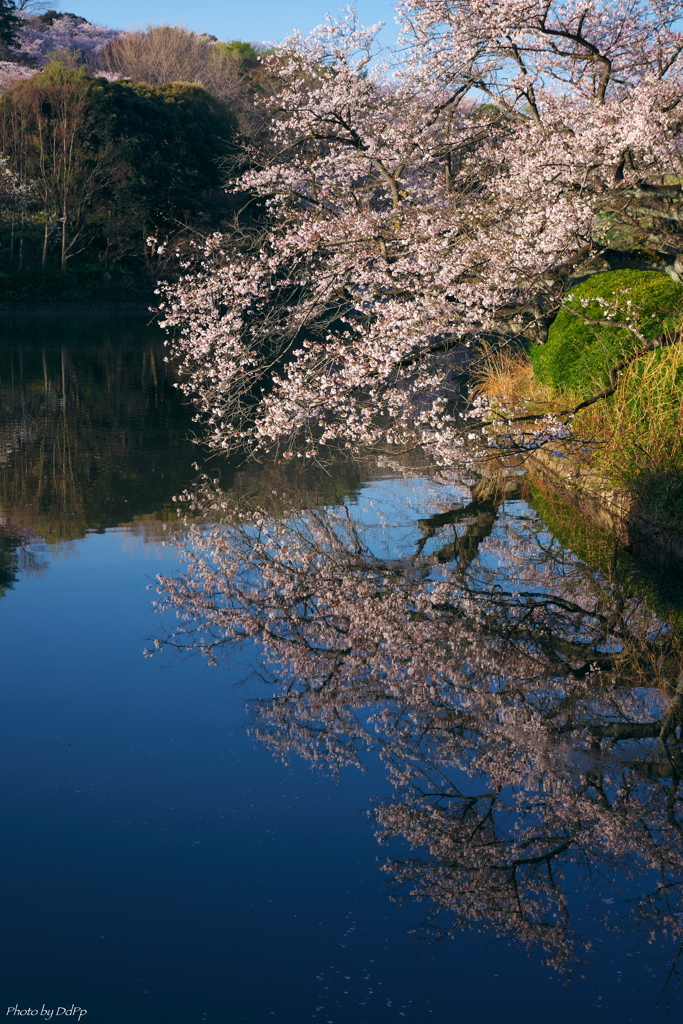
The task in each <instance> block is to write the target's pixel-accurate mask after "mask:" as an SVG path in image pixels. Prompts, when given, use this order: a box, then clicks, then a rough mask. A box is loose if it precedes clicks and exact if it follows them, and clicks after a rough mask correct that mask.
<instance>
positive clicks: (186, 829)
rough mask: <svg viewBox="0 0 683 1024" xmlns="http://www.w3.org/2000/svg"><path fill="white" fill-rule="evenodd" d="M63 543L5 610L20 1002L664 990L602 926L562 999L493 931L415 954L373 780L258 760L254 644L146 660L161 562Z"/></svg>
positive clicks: (506, 1012) (220, 1002)
mask: <svg viewBox="0 0 683 1024" xmlns="http://www.w3.org/2000/svg"><path fill="white" fill-rule="evenodd" d="M410 487H411V485H410V484H409V483H406V482H405V481H401V482H399V483H396V484H390V483H388V482H386V481H382V482H380V483H379V484H377V483H373V484H370V485H369V486H368V487H367V488H365V489H364V491H363V494H362V495H361V498H360V499H359V508H361V507H363V502H364V501H365V502H366V506H365V511H363V512H362V513H361V514H362V515H363V516H367V519H368V523H369V525H375V524H377V523H378V522H379V521H380V515H379V511H378V510H379V508H380V506H381V510H382V511H383V512H385V513H386V512H387V510H388V509H389V508H390V507H391V506H392V505H395V506H396V507H398V508H399V509H402V508H403V504H402V503H403V500H404V498H405V497H406V496H409V490H410ZM369 497H370V498H371V499H372V500H375V501H376V502H377V504H375V505H371V504H367V499H368V498H369ZM422 511H423V513H424V509H423V510H422ZM414 512H417V505H416V504H414V505H413V506H412V507H411V508H410V510H409V511H408V512H406V511H405V510H404V511H403V513H402V522H403V523H404V524H406V525H405V527H404V526H401V527H400V528H399V533H400V531H401V530H403V529H406V530H407V529H408V522H407V521H409V520H413V521H414ZM415 517H417V516H415ZM411 543H412V542H411ZM398 546H399V547H401V546H402V542H401V543H400V544H398ZM58 550H59V549H51V550H50V551H49V552H47V553H46V554H47V557H48V558H49V560H50V569H49V571H48V572H47V573H46V574H45V575H43V576H42V577H41V578H36V577H28V578H22V579H20V581H19V583H18V584H17V586H16V589H15V590H13V591H11V592H8V593H7V594H6V596H5V597H4V598H3V599H2V602H0V662H1V664H2V674H3V683H4V686H3V691H2V713H1V714H0V721H1V722H2V725H0V749H1V750H2V758H3V761H4V764H5V771H6V776H7V778H8V780H9V785H8V786H6V793H7V796H6V801H5V805H4V818H5V831H6V837H7V838H6V840H5V842H4V845H3V851H2V857H3V864H2V868H1V869H0V873H1V874H2V877H4V878H6V879H10V880H11V894H10V897H9V903H8V905H7V909H6V911H5V914H4V919H3V927H6V926H8V925H9V928H10V932H9V934H8V935H7V936H6V942H5V950H6V953H5V961H6V962H5V968H6V972H7V974H8V977H12V978H13V979H14V980H13V985H12V987H11V990H10V991H9V993H8V994H9V997H10V1002H11V1004H14V1003H15V1002H16V1001H18V1002H19V1005H20V1006H22V1005H23V1006H29V1005H35V1004H36V1003H37V1004H38V1005H40V1004H41V1003H43V1002H44V1003H45V1004H46V1005H47V1006H50V1005H53V1006H57V1005H64V1004H66V1005H67V1006H69V1005H71V1003H72V1002H74V1003H76V1004H77V1005H81V1006H84V1007H86V1008H87V1009H88V1010H89V1015H88V1018H87V1019H88V1020H90V1021H94V1022H96V1024H120V1022H121V1021H123V1020H125V1021H126V1022H127V1024H151V1022H156V1021H162V1020H163V1021H169V1022H171V1024H187V1022H189V1021H195V1020H196V1021H201V1020H207V1021H214V1022H221V1024H227V1022H229V1024H233V1022H242V1021H244V1022H245V1024H264V1022H269V1021H281V1022H286V1024H301V1022H303V1021H306V1020H317V1021H327V1022H329V1021H332V1022H333V1024H385V1022H390V1021H392V1022H397V1024H401V1022H402V1021H404V1020H405V1021H414V1022H416V1024H417V1022H419V1024H424V1022H425V1021H431V1020H434V1021H435V1022H437V1021H438V1022H439V1024H442V1022H447V1024H461V1022H462V1024H465V1022H467V1021H470V1020H475V1019H476V1020H478V1021H481V1022H485V1024H488V1022H489V1021H494V1020H498V1019H504V1020H506V1021H507V1022H510V1024H530V1022H535V1021H540V1020H546V1019H548V1020H550V1019H552V1021H553V1024H570V1022H571V1024H574V1022H575V1021H576V1020H577V1019H581V1020H582V1021H587V1022H589V1024H590V1022H592V1021H597V1020H606V1019H607V1020H612V1019H613V1020H620V1021H622V1022H626V1024H628V1022H629V1021H639V1020H640V1019H642V1017H641V1013H642V1012H644V1009H645V1008H646V1007H649V1006H650V1005H651V1004H652V1003H653V1002H655V1001H656V999H657V991H656V988H655V987H653V986H654V985H655V982H656V984H657V985H658V984H659V976H658V975H657V973H656V972H655V975H654V976H653V975H651V974H650V970H651V965H650V963H649V961H646V955H645V953H644V952H643V951H638V950H636V949H634V948H633V947H632V946H631V944H630V943H629V939H628V937H621V938H620V937H619V936H618V935H610V934H608V933H604V932H598V934H597V940H596V947H597V953H596V955H595V958H594V959H593V960H592V962H591V964H590V966H589V968H588V969H587V971H586V973H587V974H588V977H587V979H585V980H581V979H580V978H577V979H576V980H575V981H574V983H573V984H572V985H571V986H570V987H569V988H568V989H564V988H562V987H561V985H560V984H559V982H558V981H557V980H556V978H555V977H554V976H552V975H551V971H550V970H549V969H548V968H543V967H542V966H540V965H539V964H538V963H536V962H534V961H533V960H530V959H528V958H527V957H525V956H524V955H523V954H522V953H521V952H519V951H517V950H514V949H508V948H507V947H506V946H505V945H504V944H500V943H496V944H493V945H489V944H488V943H487V940H486V937H485V936H484V937H482V936H477V935H472V934H463V935H460V936H458V937H456V939H455V941H453V942H448V943H442V944H441V945H439V946H436V947H424V946H423V945H420V943H419V939H418V938H417V937H415V936H410V935H408V934H407V930H408V928H409V927H411V926H414V925H417V924H419V921H420V920H421V918H422V917H423V915H424V908H422V909H421V907H420V906H415V905H410V904H407V905H405V906H402V907H401V906H396V905H394V904H391V903H389V902H388V901H387V900H386V898H385V896H384V894H383V875H382V874H381V873H380V872H379V871H378V865H377V858H378V856H381V854H382V853H383V852H387V851H386V850H385V851H382V850H378V848H377V846H376V842H375V840H374V838H373V835H372V827H371V824H370V822H369V821H368V819H367V818H366V817H365V815H364V814H363V812H364V811H365V810H366V809H367V808H368V807H369V806H371V803H372V800H373V798H374V797H378V796H379V797H381V796H386V795H387V793H388V786H387V782H386V780H385V776H384V772H383V770H382V769H381V768H380V767H379V766H378V765H377V764H376V763H375V762H374V761H373V760H372V759H370V761H369V769H368V771H367V772H366V773H359V772H355V771H346V772H342V776H341V779H340V781H339V783H335V782H334V781H332V780H331V779H329V778H326V777H324V776H323V775H320V774H316V773H314V772H312V771H311V769H310V768H309V766H308V765H305V764H302V763H301V762H300V761H295V762H293V763H292V764H291V765H290V766H288V767H286V766H283V765H282V764H280V763H278V762H276V761H275V760H274V759H273V758H272V757H271V755H270V754H269V753H268V752H267V751H266V750H265V749H264V748H261V747H255V745H254V742H253V741H252V740H251V739H250V738H249V736H248V735H247V732H246V728H245V724H246V718H245V712H244V701H245V698H247V697H254V696H258V695H259V694H260V693H262V692H264V691H263V689H262V688H261V686H260V685H259V684H258V683H256V682H255V681H254V680H253V679H252V680H251V681H250V682H248V683H247V684H245V685H243V686H236V685H235V684H237V683H239V682H240V680H242V679H243V678H244V677H245V675H246V674H247V673H248V671H249V668H250V665H249V662H248V657H249V652H248V651H247V652H245V651H244V650H242V652H241V655H240V660H239V661H235V660H234V661H230V660H228V662H227V664H226V665H225V666H223V667H222V668H221V669H220V670H215V669H211V668H209V667H208V666H207V665H206V664H205V663H204V662H203V661H202V660H201V659H199V658H196V659H189V660H186V661H176V662H174V661H173V659H166V660H165V661H164V660H163V659H162V660H161V661H158V660H156V659H154V660H146V659H143V658H142V656H141V652H142V649H143V647H144V646H145V645H146V642H147V641H148V638H149V637H150V636H153V635H157V634H158V632H159V628H160V623H159V620H158V617H157V616H155V615H154V614H153V611H152V606H151V603H152V599H153V596H154V595H153V591H150V590H148V589H146V588H147V586H148V585H149V583H150V582H151V579H152V578H153V577H154V574H155V573H156V572H158V571H163V572H166V573H173V572H175V571H176V568H177V562H176V557H175V553H174V550H173V548H172V547H163V546H161V545H158V544H157V545H145V544H143V542H142V541H141V540H140V539H139V538H138V539H136V538H135V537H134V536H133V535H131V534H130V533H128V532H127V531H126V530H123V529H122V530H118V531H108V532H106V533H103V534H90V535H89V536H88V537H86V538H85V539H84V540H82V541H77V542H74V543H73V544H71V545H70V548H69V550H70V551H71V552H72V554H73V555H76V556H77V557H70V558H66V559H61V558H55V553H56V551H58ZM171 625H172V623H171V622H169V626H171ZM603 897H605V898H608V899H610V898H613V893H609V894H604V893H598V894H596V896H595V898H596V899H602V898H603ZM581 902H582V901H581V900H579V901H578V903H579V904H580V903H581ZM617 902H618V900H617ZM626 912H627V908H625V913H626ZM586 927H590V925H589V924H588V925H587V926H586ZM420 950H421V951H422V952H421V954H420V956H419V958H418V957H417V955H416V954H417V953H418V951H420ZM601 1007H604V1009H600V1008H601ZM607 1015H609V1016H607Z"/></svg>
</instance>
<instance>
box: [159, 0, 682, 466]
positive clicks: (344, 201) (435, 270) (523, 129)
mask: <svg viewBox="0 0 683 1024" xmlns="http://www.w3.org/2000/svg"><path fill="white" fill-rule="evenodd" d="M681 13H683V7H682V6H681V5H680V4H679V3H674V2H671V0H652V2H649V0H648V2H646V3H641V2H636V0H631V2H627V3H625V4H624V3H621V2H616V0H588V2H582V3H581V4H579V3H574V2H568V3H560V2H558V0H551V2H548V0H502V2H496V3H491V2H488V0H448V2H447V0H406V2H405V3H402V4H401V5H400V6H399V8H398V17H399V19H400V23H401V25H402V32H403V36H402V39H401V43H400V47H399V49H398V51H397V52H396V53H395V54H394V55H393V56H392V55H389V57H388V58H387V62H385V63H382V61H381V57H382V55H381V54H379V53H378V49H377V43H376V36H377V33H376V30H375V29H364V28H362V27H360V26H358V24H357V23H356V21H355V18H354V16H353V14H349V15H348V16H347V17H346V18H344V19H342V20H341V21H328V22H327V24H326V25H324V26H322V27H321V28H319V29H318V30H316V31H315V32H314V33H313V34H312V35H311V36H309V37H307V38H303V37H301V36H298V35H297V36H294V37H292V38H291V39H289V40H288V41H286V42H285V44H283V46H281V47H280V48H278V49H277V50H276V52H275V53H274V54H272V55H270V56H266V57H264V58H263V60H264V62H265V64H266V65H267V66H268V69H269V73H270V75H271V76H272V77H273V78H277V80H278V88H277V89H276V90H275V91H274V99H273V100H272V103H271V107H270V115H271V132H270V142H269V144H268V145H264V146H260V147H258V148H254V149H253V151H252V153H251V157H252V169H251V170H250V171H249V172H248V173H246V174H245V175H244V176H243V177H242V179H241V181H240V183H239V186H238V188H239V189H240V190H242V191H243V192H244V203H245V206H246V207H247V208H249V209H258V210H259V218H257V219H258V220H259V223H260V224H261V230H260V232H252V234H251V236H245V235H244V234H241V235H240V234H238V235H233V236H231V237H226V236H214V237H213V238H211V239H209V240H208V241H207V242H206V244H205V245H204V246H200V247H199V248H198V249H197V250H196V252H195V253H194V255H190V256H189V257H188V256H186V257H185V259H184V261H183V264H182V268H183V272H184V276H183V277H182V279H181V280H180V282H179V283H177V284H172V285H167V286H165V287H163V288H162V292H163V297H162V303H161V308H162V314H163V324H164V325H165V326H166V327H167V328H168V329H169V330H170V331H171V332H172V340H171V347H172V351H173V353H174V354H175V355H176V356H177V358H178V359H179V360H180V363H181V365H182V368H183V372H184V385H183V386H184V388H185V390H186V392H187V393H188V394H189V395H191V396H192V397H193V399H194V400H195V401H196V403H197V406H198V410H199V415H200V417H201V418H202V419H203V420H204V422H205V424H206V426H207V429H208V439H209V441H210V443H211V444H213V445H215V446H217V447H219V448H222V449H224V450H228V451H230V450H235V449H238V448H242V447H244V446H247V447H249V448H251V449H252V450H254V451H268V450H270V451H273V450H275V451H279V452H280V453H281V454H283V455H284V457H286V458H289V457H292V456H294V455H296V456H303V455H306V456H309V457H320V454H321V452H322V451H324V450H325V446H328V445H338V444H342V445H346V446H349V447H351V448H354V449H355V448H361V447H364V446H365V447H367V446H371V447H375V448H381V447H385V448H386V447H387V446H390V449H391V450H395V448H396V446H397V445H398V446H402V447H406V446H410V445H413V444H416V443H420V444H426V445H429V446H430V448H431V450H432V451H433V452H434V453H435V455H436V456H437V457H440V458H443V459H446V460H450V459H452V458H453V454H454V452H456V451H458V450H461V449H462V448H463V446H465V447H466V444H467V440H468V438H467V436H466V433H467V432H466V431H465V432H463V429H462V424H461V422H460V420H459V419H458V418H456V417H454V415H453V407H452V402H453V399H454V398H455V397H457V386H456V377H457V371H458V369H459V368H460V366H461V362H460V361H461V358H462V350H463V346H466V345H471V344H472V343H473V342H475V341H476V340H477V339H478V338H482V337H485V338H488V339H489V340H490V339H492V338H499V339H500V338H506V337H514V336H517V335H520V334H522V335H524V336H526V337H529V338H534V339H536V340H537V341H541V342H542V341H543V340H544V338H545V336H546V332H547V327H548V324H549V323H550V322H551V321H552V318H553V317H554V315H555V314H556V312H557V310H558V308H559V307H560V305H561V304H562V300H563V296H564V294H565V292H566V290H567V288H568V286H569V285H570V283H571V282H572V280H574V279H575V278H576V277H577V275H580V274H582V273H584V272H589V270H590V269H595V266H594V265H592V266H590V263H591V260H592V261H593V264H595V259H596V258H598V259H600V260H602V262H601V263H600V267H599V268H598V269H600V268H602V269H605V267H607V266H611V265H613V264H614V265H635V266H642V265H647V266H649V267H653V266H657V268H658V269H661V270H663V271H664V272H667V273H670V274H671V275H672V276H674V277H675V278H676V279H677V280H678V279H679V274H680V271H681V258H679V253H681V252H683V245H682V244H681V242H682V240H681V233H680V218H679V210H680V205H679V204H680V199H681V186H680V184H679V183H678V182H679V180H680V175H681V170H682V168H681V133H680V114H679V109H680V95H681V85H682V81H681V62H682V60H683V56H682V47H683V36H682V35H681V34H680V33H679V32H678V31H677V29H676V27H675V25H676V20H677V19H678V18H679V16H680V15H681ZM385 56H386V55H385ZM264 102H266V103H267V102H270V101H267V100H266V101H264ZM643 247H647V248H648V251H649V255H643V253H642V249H643ZM651 250H652V251H653V250H656V253H654V255H653V252H652V251H651ZM469 440H472V438H470V439H469Z"/></svg>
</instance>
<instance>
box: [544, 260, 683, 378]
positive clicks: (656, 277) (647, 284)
mask: <svg viewBox="0 0 683 1024" xmlns="http://www.w3.org/2000/svg"><path fill="white" fill-rule="evenodd" d="M604 303H608V304H609V307H606V306H605V305H604ZM566 306H567V307H568V308H563V309H561V310H560V312H559V313H558V315H557V317H556V318H555V321H554V322H553V324H552V326H551V328H550V332H549V334H548V341H547V343H546V344H545V345H543V346H540V345H533V346H531V350H530V352H529V355H530V358H531V362H532V365H533V367H534V374H535V376H536V379H537V380H539V381H541V382H542V383H543V384H548V385H550V386H551V387H552V388H554V389H555V390H556V391H565V392H571V393H572V394H575V395H577V396H579V397H581V398H586V397H588V396H589V395H591V394H593V393H595V391H597V390H599V389H600V388H604V387H607V386H608V385H609V372H610V369H611V368H612V366H614V365H615V364H616V363H618V362H620V361H621V360H622V359H625V358H626V357H628V356H629V355H631V354H632V353H634V352H637V351H638V350H639V349H640V348H641V347H642V342H641V341H640V340H639V339H638V338H637V337H636V335H635V334H633V332H632V331H630V330H628V329H627V328H625V327H620V326H619V323H624V322H626V321H627V320H629V319H631V318H634V319H635V320H636V323H637V326H638V330H639V331H640V332H641V334H642V335H643V336H644V337H645V338H646V339H648V340H650V339H651V338H653V337H654V336H655V335H657V334H660V333H661V332H662V331H665V330H672V329H673V328H675V327H676V326H678V325H679V324H680V320H681V312H683V286H682V285H680V284H676V282H675V281H672V280H671V278H669V277H667V276H666V274H660V273H658V272H657V271H654V270H612V271H607V272H606V273H602V274H594V275H593V276H592V277H590V278H588V280H586V281H582V282H581V284H578V285H577V286H576V287H575V288H573V289H572V290H571V292H570V293H569V295H568V296H567V299H566ZM572 310H573V311H575V312H572ZM612 310H616V317H615V323H614V325H613V326H612V325H609V326H596V325H592V324H588V323H586V321H585V319H584V318H588V319H590V320H605V319H608V316H609V318H610V319H611V318H612V317H611V315H610V314H611V311H612ZM577 314H579V315H577Z"/></svg>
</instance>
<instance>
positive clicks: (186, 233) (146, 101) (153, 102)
mask: <svg viewBox="0 0 683 1024" xmlns="http://www.w3.org/2000/svg"><path fill="white" fill-rule="evenodd" d="M8 18H9V21H8V25H9V26H10V28H11V31H10V28H8V30H7V32H8V33H9V34H7V38H6V41H5V42H6V52H5V56H6V57H9V58H13V59H12V60H6V61H5V62H4V64H3V66H2V72H3V74H2V77H3V78H4V81H5V83H6V88H5V89H4V92H3V93H2V95H0V152H1V153H2V160H3V163H2V183H3V184H2V189H1V191H0V247H1V249H2V251H3V253H4V256H5V258H4V260H3V267H2V270H1V271H0V275H1V276H0V282H1V283H2V290H3V300H4V301H10V302H11V301H17V300H18V301H22V300H24V301H30V300H31V299H32V298H33V296H35V294H36V291H38V293H39V294H41V296H43V297H44V298H48V299H49V298H58V299H88V298H91V299H99V300H102V299H104V300H106V299H136V298H142V299H145V300H147V301H149V300H150V299H151V298H152V294H153V289H154V286H155V282H156V278H157V276H158V274H159V272H160V269H163V263H160V260H159V256H158V253H157V251H156V250H154V249H152V248H150V246H149V245H148V241H147V240H148V238H149V237H150V236H152V237H154V238H155V239H157V240H158V241H159V243H162V242H163V243H165V245H166V246H169V244H171V245H172V248H173V251H175V249H176V248H177V247H180V248H182V247H183V246H184V245H185V244H186V242H187V239H188V238H190V237H195V238H196V237H204V236H206V235H210V234H211V233H213V232H215V231H219V230H220V231H229V230H230V225H231V223H232V220H233V218H234V213H235V209H236V203H235V200H234V198H233V197H231V196H229V195H228V194H227V193H226V191H225V185H226V183H227V182H229V181H230V180H231V179H232V178H233V177H234V175H235V173H237V172H238V170H239V168H240V165H241V164H242V163H243V162H244V156H243V148H244V139H245V131H246V132H249V131H251V130H258V129H257V127H256V125H255V122H254V118H253V116H251V108H252V107H253V103H252V96H253V93H254V92H255V91H256V90H257V89H258V88H260V87H259V85H258V83H257V81H256V79H257V75H256V73H255V72H256V68H257V67H258V59H257V58H258V52H257V50H256V49H255V48H254V47H253V46H251V45H250V44H247V43H238V42H232V43H218V41H217V40H213V39H211V38H210V37H207V36H199V35H196V34H194V33H191V32H188V31H186V30H184V29H181V28H174V27H170V26H161V27H158V28H155V27H151V28H150V29H148V30H147V31H146V32H131V33H120V32H117V31H114V30H110V29H103V28H100V27H99V26H94V25H90V24H89V23H88V22H87V21H85V19H83V18H78V17H76V16H75V15H71V14H60V13H57V12H55V11H48V12H46V13H45V14H40V15H32V16H28V17H18V16H17V15H16V14H14V13H8Z"/></svg>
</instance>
